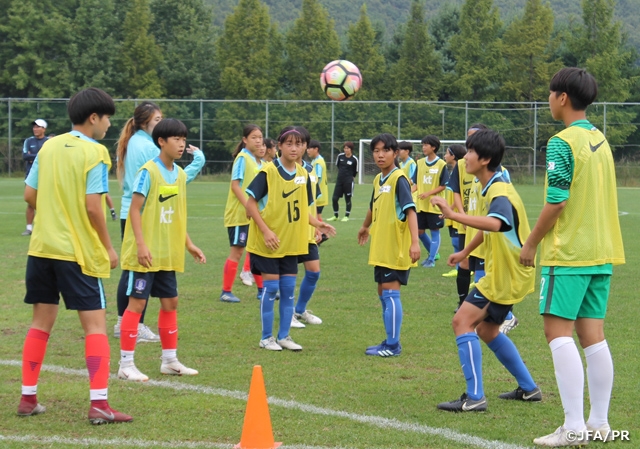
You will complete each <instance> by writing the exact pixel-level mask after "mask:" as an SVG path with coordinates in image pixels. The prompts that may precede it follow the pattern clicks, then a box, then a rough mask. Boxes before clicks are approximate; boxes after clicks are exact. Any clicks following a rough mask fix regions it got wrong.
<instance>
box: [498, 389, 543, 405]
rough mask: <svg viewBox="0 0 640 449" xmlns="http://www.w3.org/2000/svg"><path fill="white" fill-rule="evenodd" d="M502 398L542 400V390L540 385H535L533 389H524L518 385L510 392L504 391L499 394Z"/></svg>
mask: <svg viewBox="0 0 640 449" xmlns="http://www.w3.org/2000/svg"><path fill="white" fill-rule="evenodd" d="M498 397H499V398H500V399H514V400H516V401H524V402H540V401H542V391H540V388H539V387H535V388H534V389H533V390H531V391H524V390H523V389H522V388H520V387H518V388H516V389H515V390H513V391H510V392H508V393H502V394H501V395H498Z"/></svg>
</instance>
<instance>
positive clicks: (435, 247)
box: [424, 229, 440, 261]
mask: <svg viewBox="0 0 640 449" xmlns="http://www.w3.org/2000/svg"><path fill="white" fill-rule="evenodd" d="M429 232H430V233H431V245H430V247H429V260H433V261H435V260H436V255H437V254H438V251H440V230H439V229H435V230H430V231H429ZM424 234H425V235H427V233H426V232H425V233H424Z"/></svg>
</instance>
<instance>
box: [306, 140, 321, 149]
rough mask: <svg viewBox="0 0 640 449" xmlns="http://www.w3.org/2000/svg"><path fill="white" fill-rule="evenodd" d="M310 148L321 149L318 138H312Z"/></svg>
mask: <svg viewBox="0 0 640 449" xmlns="http://www.w3.org/2000/svg"><path fill="white" fill-rule="evenodd" d="M307 147H308V148H317V149H318V151H320V142H319V141H318V140H311V141H310V142H309V145H307Z"/></svg>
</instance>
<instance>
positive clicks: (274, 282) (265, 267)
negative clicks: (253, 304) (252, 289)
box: [251, 254, 291, 351]
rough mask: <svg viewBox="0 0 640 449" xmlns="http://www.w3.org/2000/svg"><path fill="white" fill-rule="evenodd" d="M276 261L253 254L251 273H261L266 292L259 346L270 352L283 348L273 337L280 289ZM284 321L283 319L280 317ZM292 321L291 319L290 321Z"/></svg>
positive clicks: (263, 294)
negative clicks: (276, 304)
mask: <svg viewBox="0 0 640 449" xmlns="http://www.w3.org/2000/svg"><path fill="white" fill-rule="evenodd" d="M275 260H276V259H269V258H267V257H262V256H259V255H257V254H251V271H252V272H253V273H261V275H262V280H263V283H264V290H263V291H262V296H261V297H260V320H261V322H262V336H261V338H260V342H259V346H260V347H261V348H265V349H268V350H270V351H282V347H281V346H280V345H279V344H277V343H276V339H275V337H274V336H273V319H274V313H273V307H274V304H275V300H276V294H277V293H278V290H279V288H280V274H279V272H278V264H277V262H274V261H275ZM280 319H282V317H280ZM289 320H291V319H289Z"/></svg>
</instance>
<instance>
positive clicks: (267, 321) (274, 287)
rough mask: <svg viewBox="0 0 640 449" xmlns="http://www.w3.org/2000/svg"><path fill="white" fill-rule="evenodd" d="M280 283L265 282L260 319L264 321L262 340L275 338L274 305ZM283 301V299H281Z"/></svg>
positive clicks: (276, 281)
mask: <svg viewBox="0 0 640 449" xmlns="http://www.w3.org/2000/svg"><path fill="white" fill-rule="evenodd" d="M279 285H280V282H279V281H278V280H277V279H276V280H271V281H264V292H263V294H262V298H261V300H260V317H261V319H262V339H263V340H264V339H266V338H269V337H271V336H273V304H274V303H275V301H276V293H278V288H280V287H279ZM281 299H282V298H281Z"/></svg>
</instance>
